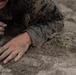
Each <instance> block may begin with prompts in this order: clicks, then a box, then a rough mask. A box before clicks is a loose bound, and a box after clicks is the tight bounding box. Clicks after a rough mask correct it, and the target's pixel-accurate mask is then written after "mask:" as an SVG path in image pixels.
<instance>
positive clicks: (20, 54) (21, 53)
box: [14, 52, 25, 61]
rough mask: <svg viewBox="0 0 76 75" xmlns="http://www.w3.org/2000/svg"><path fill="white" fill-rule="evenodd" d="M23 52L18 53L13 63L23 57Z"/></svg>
mask: <svg viewBox="0 0 76 75" xmlns="http://www.w3.org/2000/svg"><path fill="white" fill-rule="evenodd" d="M24 53H25V52H20V53H19V54H18V55H17V57H16V58H15V60H14V61H18V60H19V59H20V58H21V57H22V56H23V55H24Z"/></svg>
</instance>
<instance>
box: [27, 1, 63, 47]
mask: <svg viewBox="0 0 76 75" xmlns="http://www.w3.org/2000/svg"><path fill="white" fill-rule="evenodd" d="M32 5H33V7H32V11H31V13H30V22H29V24H30V26H29V28H28V29H27V30H26V31H27V32H28V33H29V35H30V37H31V40H32V44H33V46H37V47H39V46H41V45H42V44H43V43H44V42H45V41H47V39H50V38H52V37H53V36H54V34H55V33H59V32H60V31H62V29H63V27H64V24H63V21H62V20H63V15H62V13H61V12H60V10H59V9H58V8H57V6H56V5H55V4H54V2H53V1H52V0H35V2H33V4H32Z"/></svg>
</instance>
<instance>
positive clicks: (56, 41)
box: [0, 0, 76, 75]
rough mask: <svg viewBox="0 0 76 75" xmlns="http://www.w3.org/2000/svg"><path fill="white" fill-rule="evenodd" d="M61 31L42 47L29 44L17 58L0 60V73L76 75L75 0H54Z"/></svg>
mask: <svg viewBox="0 0 76 75" xmlns="http://www.w3.org/2000/svg"><path fill="white" fill-rule="evenodd" d="M55 2H56V4H57V5H58V7H59V9H60V10H61V11H62V13H63V15H64V16H65V19H64V24H65V27H64V31H63V32H62V33H61V34H60V35H57V36H56V37H55V38H53V39H52V40H49V41H48V42H46V43H45V44H44V45H43V46H41V48H30V49H29V50H28V51H27V53H26V54H25V55H24V56H23V58H22V59H21V60H20V61H18V62H13V61H11V62H10V63H8V64H2V63H1V64H0V75H76V0H56V1H55Z"/></svg>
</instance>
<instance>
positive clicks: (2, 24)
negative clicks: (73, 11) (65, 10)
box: [0, 0, 64, 63]
mask: <svg viewBox="0 0 76 75" xmlns="http://www.w3.org/2000/svg"><path fill="white" fill-rule="evenodd" d="M63 18H64V17H63V15H62V13H61V11H60V10H59V9H58V7H57V6H56V5H55V3H54V2H53V1H52V0H0V37H2V36H11V37H12V39H11V40H9V41H8V42H7V43H6V44H4V45H2V47H0V54H1V55H0V61H1V60H3V63H7V62H9V61H10V60H12V59H13V58H14V61H18V60H19V59H20V58H21V57H22V56H23V55H24V54H25V52H26V51H27V50H28V49H29V47H30V46H33V47H40V46H41V45H42V44H44V42H45V41H47V40H48V39H51V38H52V37H53V35H54V34H58V33H59V32H61V31H62V30H63V28H64V24H63ZM54 36H55V35H54Z"/></svg>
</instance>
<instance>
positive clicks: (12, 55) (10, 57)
mask: <svg viewBox="0 0 76 75" xmlns="http://www.w3.org/2000/svg"><path fill="white" fill-rule="evenodd" d="M17 53H18V52H17V51H14V52H12V53H11V54H10V55H9V56H8V57H7V58H6V59H5V60H4V62H3V63H7V62H9V61H10V60H12V59H13V58H14V57H15V56H16V55H17Z"/></svg>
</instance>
